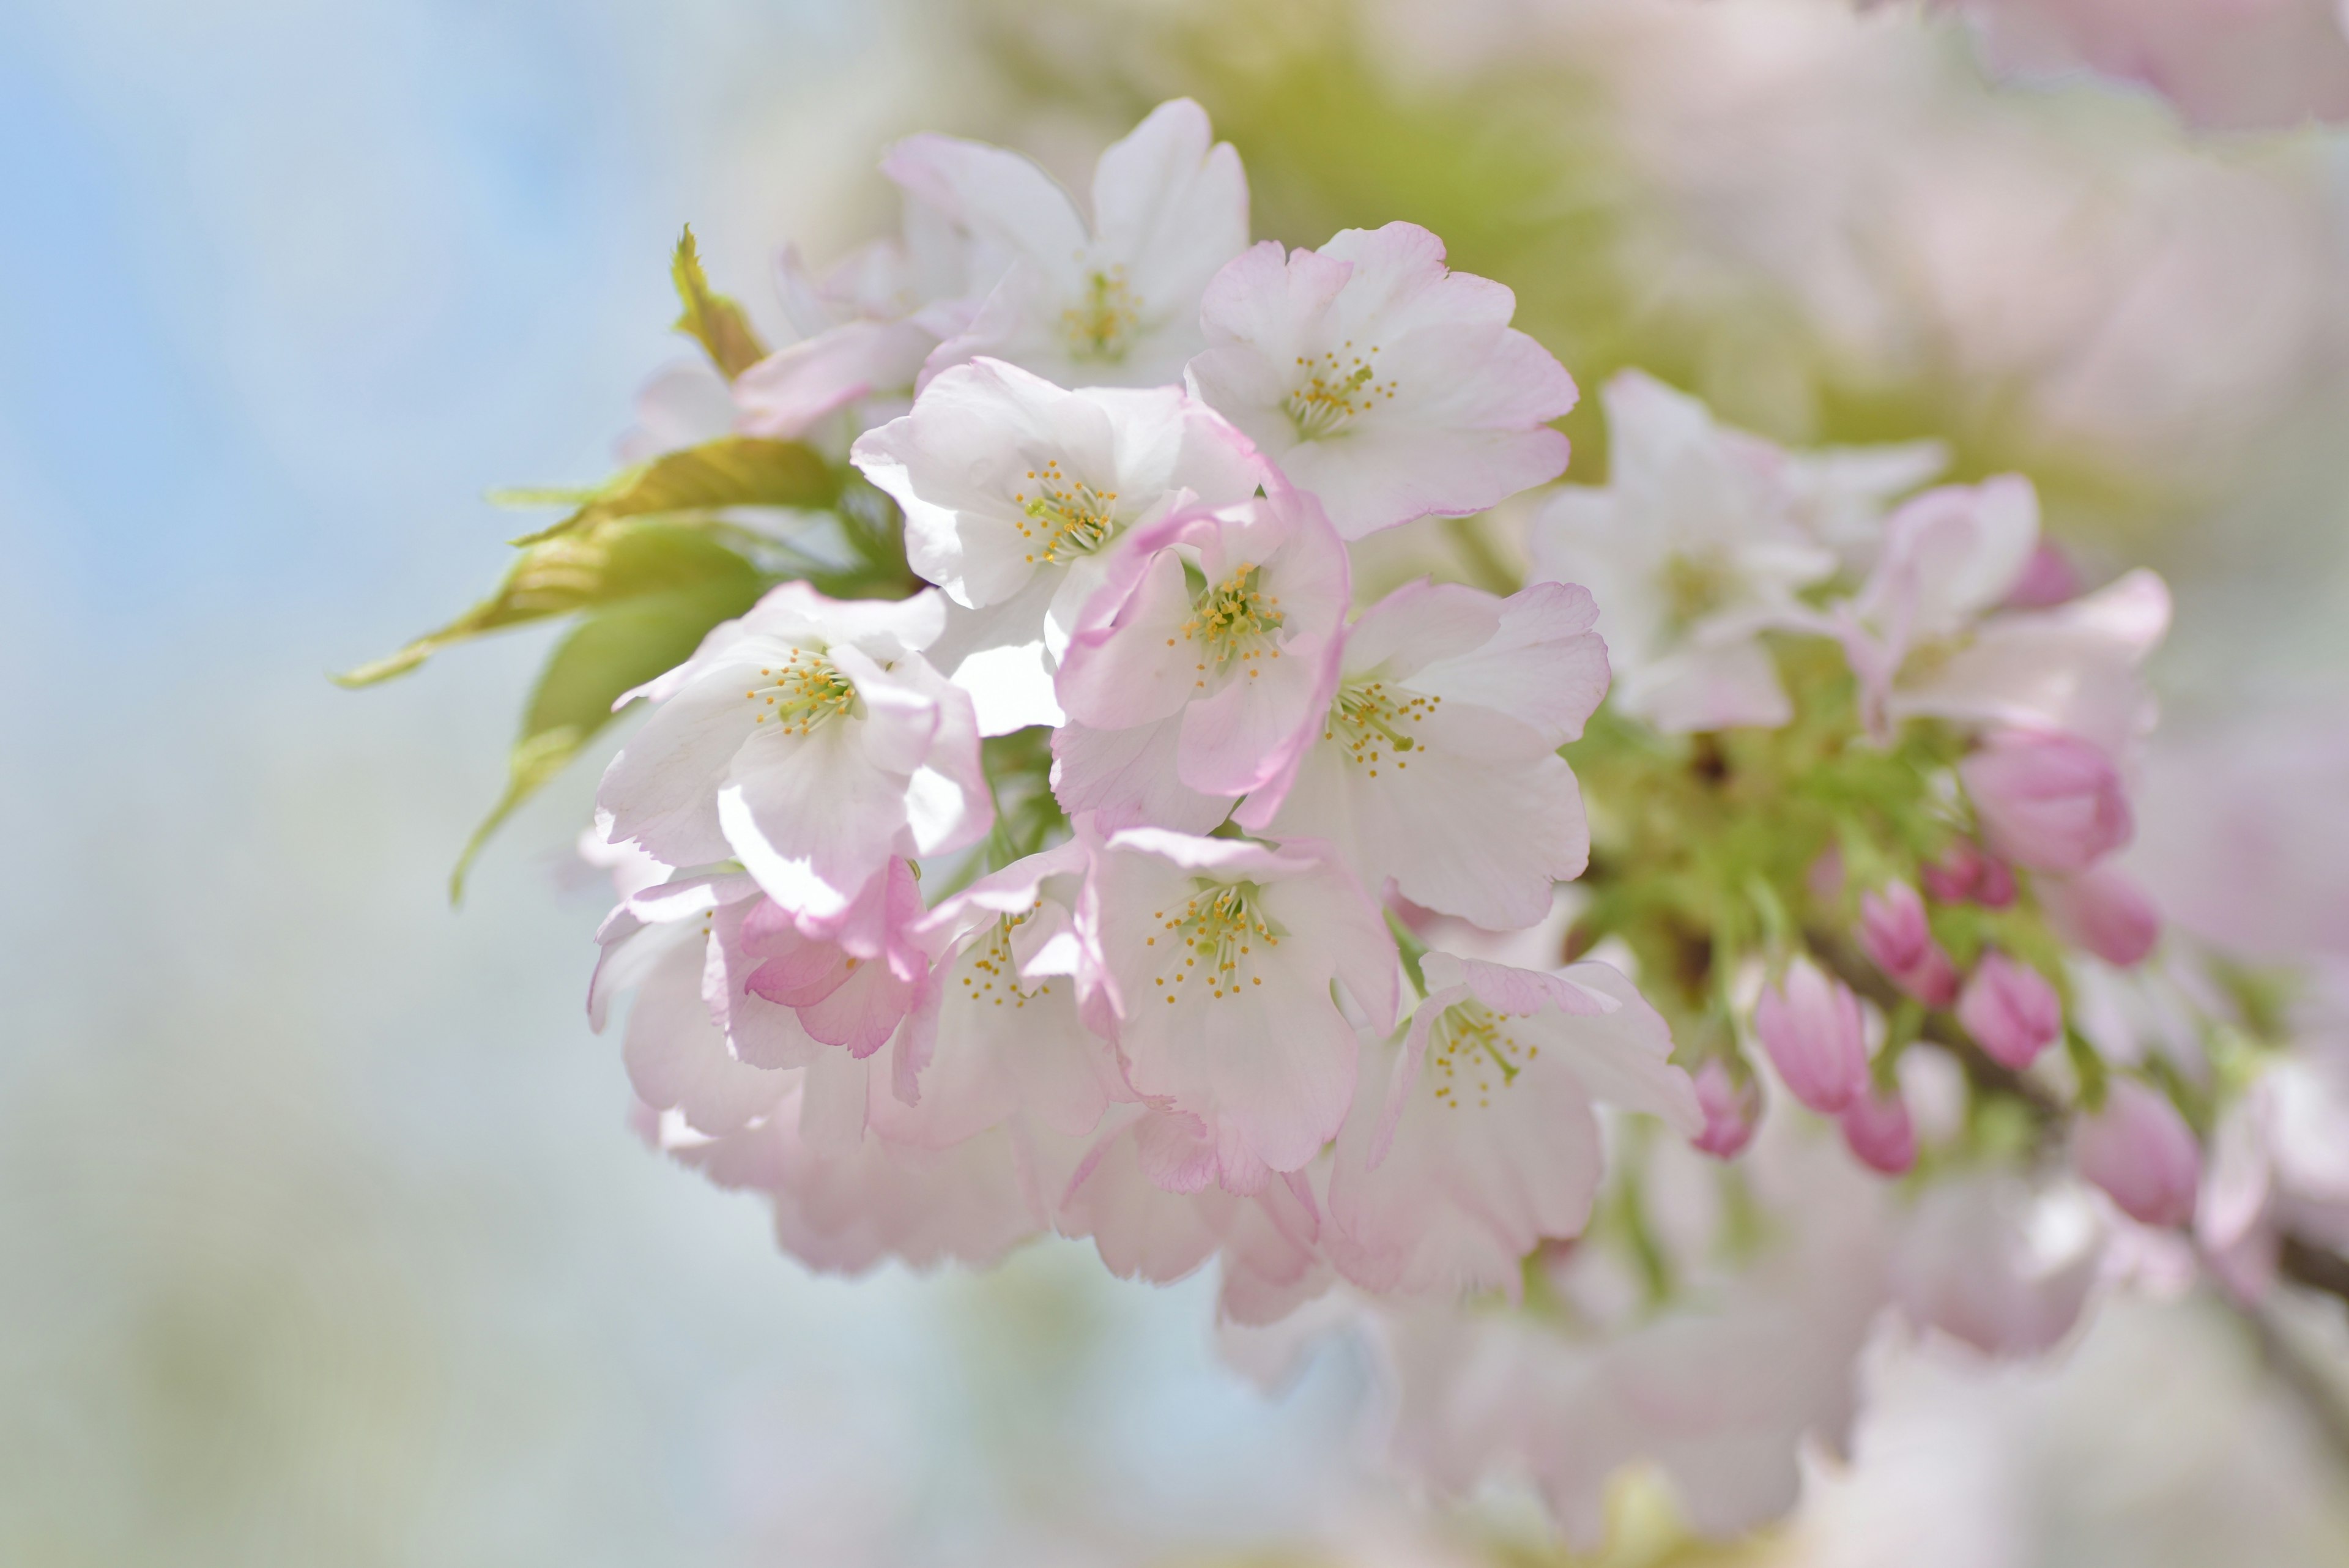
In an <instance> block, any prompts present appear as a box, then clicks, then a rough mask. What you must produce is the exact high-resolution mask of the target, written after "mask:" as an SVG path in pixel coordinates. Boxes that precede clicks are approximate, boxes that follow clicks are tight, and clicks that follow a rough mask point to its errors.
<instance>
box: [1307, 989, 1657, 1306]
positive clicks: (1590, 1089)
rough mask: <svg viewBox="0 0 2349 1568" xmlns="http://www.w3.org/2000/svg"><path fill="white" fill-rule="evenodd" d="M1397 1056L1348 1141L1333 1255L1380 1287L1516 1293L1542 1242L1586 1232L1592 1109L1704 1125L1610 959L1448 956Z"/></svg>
mask: <svg viewBox="0 0 2349 1568" xmlns="http://www.w3.org/2000/svg"><path fill="white" fill-rule="evenodd" d="M1423 972H1424V974H1425V976H1426V979H1427V983H1428V987H1429V990H1428V994H1427V1000H1426V1001H1425V1002H1422V1003H1421V1004H1420V1006H1419V1009H1418V1011H1417V1012H1414V1013H1413V1015H1412V1023H1411V1028H1410V1030H1409V1032H1408V1033H1406V1034H1405V1036H1404V1038H1403V1040H1402V1044H1401V1045H1400V1046H1389V1045H1383V1044H1382V1045H1380V1046H1378V1047H1376V1048H1374V1051H1373V1053H1372V1057H1371V1059H1372V1061H1374V1062H1376V1063H1378V1064H1380V1065H1383V1066H1386V1067H1387V1068H1388V1070H1387V1071H1386V1072H1384V1073H1381V1072H1377V1071H1365V1072H1363V1073H1362V1075H1361V1083H1360V1084H1359V1085H1358V1086H1357V1088H1356V1089H1355V1093H1354V1106H1353V1111H1352V1114H1351V1115H1350V1116H1349V1117H1348V1118H1347V1121H1346V1127H1345V1130H1344V1131H1343V1132H1341V1133H1340V1135H1339V1137H1338V1151H1337V1163H1336V1165H1335V1167H1334V1168H1332V1170H1331V1173H1330V1217H1331V1220H1332V1221H1333V1222H1334V1224H1335V1226H1336V1232H1335V1238H1334V1239H1333V1241H1332V1244H1331V1251H1332V1256H1333V1258H1334V1260H1335V1261H1336V1262H1337V1264H1338V1266H1339V1268H1340V1270H1341V1271H1342V1272H1344V1273H1345V1274H1346V1276H1347V1277H1348V1278H1349V1279H1351V1280H1352V1281H1354V1282H1356V1283H1357V1284H1360V1285H1362V1286H1364V1287H1365V1288H1368V1289H1371V1290H1377V1291H1392V1290H1402V1291H1409V1292H1427V1291H1453V1292H1464V1291H1478V1290H1504V1291H1506V1292H1507V1293H1509V1294H1511V1295H1512V1296H1514V1295H1516V1293H1517V1290H1518V1288H1519V1281H1520V1278H1521V1275H1520V1271H1519V1265H1520V1263H1521V1262H1523V1261H1524V1259H1525V1256H1526V1253H1528V1252H1530V1251H1533V1250H1534V1248H1535V1246H1536V1245H1537V1243H1539V1242H1540V1241H1543V1240H1544V1239H1546V1238H1551V1239H1557V1238H1565V1237H1569V1236H1573V1235H1576V1234H1578V1233H1579V1232H1580V1231H1581V1230H1582V1227H1583V1222H1584V1221H1585V1220H1587V1219H1588V1217H1589V1214H1590V1202H1591V1198H1592V1196H1593V1194H1595V1193H1596V1192H1597V1191H1598V1189H1599V1173H1600V1169H1601V1167H1602V1163H1603V1161H1602V1158H1601V1147H1602V1146H1601V1142H1600V1138H1599V1120H1598V1116H1597V1114H1596V1113H1595V1111H1594V1110H1593V1108H1592V1102H1593V1101H1595V1100H1604V1101H1606V1102H1608V1103H1609V1104H1611V1105H1615V1106H1621V1107H1622V1108H1624V1109H1626V1110H1634V1111H1646V1112H1648V1113H1650V1114H1651V1115H1654V1116H1661V1117H1663V1118H1664V1119H1665V1120H1666V1121H1667V1122H1669V1123H1670V1124H1671V1126H1672V1127H1674V1128H1675V1130H1677V1131H1679V1132H1680V1133H1682V1135H1683V1136H1689V1137H1693V1136H1695V1135H1696V1134H1697V1133H1698V1132H1699V1131H1701V1130H1702V1127H1703V1125H1704V1116H1703V1113H1702V1111H1701V1110H1700V1109H1699V1108H1698V1106H1697V1100H1696V1092H1695V1089H1694V1088H1693V1086H1692V1085H1691V1084H1690V1082H1689V1078H1688V1075H1687V1074H1686V1073H1683V1072H1682V1071H1681V1069H1679V1068H1678V1067H1675V1066H1672V1065H1671V1064H1670V1063H1669V1062H1668V1061H1666V1059H1665V1058H1666V1057H1667V1056H1668V1055H1669V1054H1670V1053H1671V1044H1672V1042H1671V1032H1670V1031H1669V1030H1668V1029H1667V1028H1666V1027H1665V1024H1664V1021H1663V1019H1662V1018H1661V1016H1660V1015H1659V1014H1658V1013H1657V1012H1656V1011H1655V1009H1654V1008H1652V1007H1651V1006H1649V1005H1648V1003H1647V1002H1646V1001H1644V1000H1643V999H1642V998H1641V997H1640V993H1639V992H1638V991H1636V990H1634V989H1633V988H1632V985H1631V982H1630V981H1628V980H1626V979H1625V978H1624V977H1623V976H1622V974H1621V973H1620V972H1619V971H1616V970H1614V969H1612V968H1610V967H1609V966H1608V965H1606V964H1603V963H1578V964H1575V965H1572V966H1571V967H1569V968H1568V969H1566V970H1563V971H1559V972H1557V973H1555V974H1544V973H1541V972H1538V971H1532V970H1521V969H1509V968H1506V967H1505V966H1503V965H1500V964H1491V963H1484V962H1481V961H1477V960H1475V959H1458V958H1454V957H1453V956H1452V955H1451V954H1449V953H1431V954H1429V955H1428V956H1427V958H1426V959H1425V960H1424V961H1423Z"/></svg>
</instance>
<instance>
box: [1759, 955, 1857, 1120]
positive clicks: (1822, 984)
mask: <svg viewBox="0 0 2349 1568" xmlns="http://www.w3.org/2000/svg"><path fill="white" fill-rule="evenodd" d="M1754 1033H1756V1034H1758V1035H1760V1036H1761V1037H1762V1048H1763V1049H1764V1051H1767V1052H1768V1053H1769V1054H1770V1061H1771V1064H1773V1065H1775V1067H1776V1068H1777V1069H1778V1076H1780V1077H1781V1078H1784V1079H1785V1081H1786V1087H1787V1089H1788V1090H1789V1091H1791V1092H1792V1093H1793V1095H1794V1096H1795V1098H1796V1099H1798V1100H1800V1101H1802V1102H1803V1104H1805V1105H1806V1106H1810V1107H1811V1109H1813V1110H1815V1111H1819V1112H1823V1113H1825V1114H1826V1115H1828V1116H1833V1115H1835V1114H1836V1113H1837V1112H1839V1111H1841V1110H1842V1109H1843V1108H1844V1106H1847V1105H1849V1104H1850V1103H1851V1098H1852V1096H1854V1095H1856V1094H1857V1093H1859V1090H1860V1085H1862V1083H1863V1082H1865V1081H1866V1079H1867V1077H1868V1041H1867V1037H1866V1035H1865V1034H1864V1033H1862V1031H1861V1027H1860V1020H1859V998H1858V997H1857V996H1854V995H1853V994H1852V992H1851V987H1849V986H1847V985H1846V984H1844V983H1843V981H1839V980H1830V979H1828V978H1827V976H1826V972H1825V971H1822V970H1821V969H1820V968H1819V966H1818V965H1817V964H1816V963H1813V962H1812V961H1810V960H1809V959H1807V958H1798V959H1796V960H1795V961H1794V963H1793V965H1792V966H1791V967H1790V968H1788V969H1787V971H1786V978H1785V980H1783V981H1780V982H1779V983H1778V984H1776V985H1773V986H1766V987H1764V989H1763V992H1762V1000H1761V1002H1760V1003H1759V1004H1758V1005H1756V1006H1755V1007H1754Z"/></svg>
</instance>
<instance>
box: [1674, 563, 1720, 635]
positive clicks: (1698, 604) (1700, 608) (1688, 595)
mask: <svg viewBox="0 0 2349 1568" xmlns="http://www.w3.org/2000/svg"><path fill="white" fill-rule="evenodd" d="M1661 587H1662V588H1663V598H1664V618H1665V620H1666V621H1668V622H1669V623H1670V624H1671V626H1672V627H1673V628H1674V629H1676V630H1678V629H1685V628H1689V627H1692V626H1694V625H1695V624H1696V623H1697V622H1698V621H1701V620H1702V619H1703V618H1705V617H1707V616H1709V615H1711V614H1713V612H1714V611H1716V610H1718V609H1720V608H1722V607H1723V606H1725V605H1727V604H1728V603H1729V602H1730V600H1731V599H1732V598H1733V597H1736V592H1737V573H1736V571H1735V569H1734V568H1733V567H1732V566H1730V564H1729V563H1728V561H1726V560H1725V559H1723V557H1722V556H1720V555H1719V554H1717V553H1709V554H1705V555H1701V556H1689V555H1682V554H1678V553H1675V554H1673V555H1671V556H1666V557H1665V558H1664V565H1663V570H1662V572H1661Z"/></svg>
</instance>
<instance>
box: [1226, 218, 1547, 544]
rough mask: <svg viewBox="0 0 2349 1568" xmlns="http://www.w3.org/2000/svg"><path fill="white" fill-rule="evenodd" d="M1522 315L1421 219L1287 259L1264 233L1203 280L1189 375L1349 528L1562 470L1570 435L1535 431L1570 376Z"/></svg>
mask: <svg viewBox="0 0 2349 1568" xmlns="http://www.w3.org/2000/svg"><path fill="white" fill-rule="evenodd" d="M1515 312H1516V296H1515V295H1513V294H1511V293H1510V292H1509V291H1508V290H1507V289H1506V288H1504V287H1502V286H1500V285H1499V284H1497V283H1494V282H1491V281H1490V280H1488V279H1485V278H1481V277H1475V276H1471V275H1468V274H1466V273H1456V272H1452V271H1450V270H1448V269H1447V268H1446V267H1445V266H1444V242H1443V241H1442V240H1439V239H1437V238H1436V237H1435V236H1434V235H1433V234H1429V233H1428V232H1427V231H1426V230H1425V229H1423V228H1421V227H1419V226H1418V225H1417V224H1415V223H1389V224H1387V225H1386V226H1385V227H1384V228H1381V229H1347V230H1345V231H1343V232H1342V233H1340V234H1337V235H1336V236H1335V237H1333V238H1332V239H1331V240H1330V242H1329V244H1325V245H1323V246H1321V248H1320V249H1319V250H1304V249H1299V250H1296V251H1293V252H1288V253H1287V254H1284V253H1283V250H1282V247H1281V245H1280V244H1279V242H1278V241H1275V240H1267V241H1266V242H1264V243H1263V244H1259V245H1257V246H1256V247H1255V248H1254V249H1252V250H1250V251H1248V252H1247V254H1244V255H1242V256H1240V257H1239V258H1238V259H1237V260H1236V261H1234V262H1233V263H1232V264H1231V265H1228V266H1226V267H1225V268H1224V269H1223V271H1221V272H1219V273H1217V274H1216V278H1215V281H1214V282H1213V283H1211V284H1209V285H1208V286H1207V291H1206V298H1205V300H1204V301H1203V303H1202V306H1201V319H1202V321H1203V322H1204V324H1205V327H1206V334H1207V342H1208V345H1209V347H1208V348H1207V351H1206V353H1204V354H1202V355H1200V356H1199V357H1198V358H1195V359H1194V360H1192V361H1191V364H1190V367H1189V369H1187V371H1186V372H1185V374H1186V376H1187V378H1188V379H1189V382H1190V385H1191V387H1192V389H1194V390H1195V392H1196V393H1197V394H1198V395H1199V396H1200V397H1202V398H1204V399H1206V400H1207V401H1208V402H1209V403H1211V404H1213V405H1214V406H1215V407H1216V409H1217V410H1220V411H1221V412H1222V413H1223V414H1225V415H1226V417H1227V418H1229V419H1230V420H1231V421H1232V422H1233V423H1235V424H1237V425H1238V426H1239V427H1240V428H1241V429H1242V430H1244V431H1247V433H1248V434H1249V435H1250V436H1251V437H1253V438H1254V439H1255V441H1256V442H1257V445H1258V446H1259V447H1261V448H1262V449H1263V450H1264V451H1265V452H1268V453H1269V454H1270V455H1271V456H1272V457H1273V458H1275V459H1276V460H1277V461H1278V462H1279V463H1280V466H1281V469H1282V471H1283V472H1286V473H1287V474H1288V477H1289V480H1290V482H1291V483H1295V484H1297V485H1298V486H1299V487H1300V488H1302V489H1306V490H1310V491H1312V492H1313V493H1315V494H1317V495H1319V497H1320V498H1321V503H1322V504H1323V505H1324V506H1326V507H1327V508H1328V509H1329V512H1330V522H1331V523H1333V524H1336V525H1337V529H1338V532H1339V533H1340V534H1342V535H1345V536H1346V537H1347V538H1349V539H1359V538H1361V537H1362V536H1363V535H1366V534H1372V533H1376V532H1377V531H1378V530H1380V529H1381V528H1388V527H1392V526H1393V525H1394V524H1398V523H1408V522H1410V521H1411V520H1412V519H1413V518H1414V517H1423V516H1426V515H1427V514H1430V513H1439V514H1444V515H1447V516H1464V515H1466V514H1470V513H1475V512H1482V511H1485V509H1486V508H1488V507H1491V506H1494V505H1495V504H1499V503H1500V502H1502V501H1505V500H1506V499H1507V498H1508V497H1509V496H1511V495H1514V494H1516V493H1517V492H1518V491H1521V490H1526V489H1529V488H1530V487H1532V486H1534V485H1537V484H1541V483H1547V481H1549V480H1552V479H1555V478H1557V476H1558V474H1559V473H1561V472H1564V471H1565V468H1566V462H1567V440H1566V437H1564V436H1563V435H1560V434H1559V433H1558V432H1557V431H1553V430H1550V429H1548V428H1547V425H1548V423H1549V421H1552V420H1555V419H1557V418H1560V417H1561V416H1563V415H1565V414H1566V413H1568V411H1570V410H1572V409H1573V407H1574V402H1575V396H1576V393H1575V388H1574V379H1573V378H1572V377H1570V376H1568V374H1567V373H1566V369H1565V367H1563V366H1561V365H1560V364H1559V363H1558V362H1557V359H1555V358H1552V357H1551V355H1550V353H1549V351H1548V350H1547V349H1546V348H1543V347H1542V346H1541V345H1540V344H1538V343H1537V342H1535V341H1534V340H1533V339H1532V338H1531V337H1527V336H1526V335H1525V334H1524V333H1522V332H1518V331H1516V330H1514V329H1513V328H1511V327H1510V326H1509V317H1511V315H1513V314H1514V313H1515Z"/></svg>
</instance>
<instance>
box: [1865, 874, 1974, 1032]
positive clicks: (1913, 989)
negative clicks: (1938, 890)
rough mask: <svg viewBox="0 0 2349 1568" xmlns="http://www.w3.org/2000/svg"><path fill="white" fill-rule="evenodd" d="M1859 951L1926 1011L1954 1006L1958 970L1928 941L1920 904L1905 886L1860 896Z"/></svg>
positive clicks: (1929, 932)
mask: <svg viewBox="0 0 2349 1568" xmlns="http://www.w3.org/2000/svg"><path fill="white" fill-rule="evenodd" d="M1859 945H1860V947H1861V949H1862V950H1865V951H1866V952H1867V954H1868V960H1869V961H1870V962H1872V963H1874V964H1875V965H1876V967H1877V968H1878V969H1880V970H1882V971H1884V972H1885V973H1886V974H1887V975H1889V976H1890V977H1891V979H1892V981H1893V983H1894V984H1896V985H1898V986H1899V988H1900V989H1901V990H1903V991H1905V992H1908V993H1909V995H1911V996H1913V997H1915V998H1916V999H1917V1000H1918V1001H1920V1002H1923V1003H1924V1004H1925V1005H1926V1006H1928V1007H1947V1006H1949V1005H1950V1003H1951V1002H1954V1001H1956V1000H1957V995H1958V971H1957V966H1956V965H1955V964H1952V963H1951V961H1950V955H1949V954H1948V953H1946V952H1943V951H1942V950H1941V944H1940V943H1939V942H1937V941H1935V940H1933V928H1932V927H1931V926H1930V925H1928V924H1927V923H1926V920H1925V900H1924V899H1922V898H1919V897H1918V896H1917V889H1916V888H1911V887H1910V886H1909V884H1908V883H1906V882H1893V883H1889V884H1888V885H1887V886H1886V887H1885V888H1883V890H1882V891H1880V892H1874V893H1863V894H1861V895H1860V898H1859Z"/></svg>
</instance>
